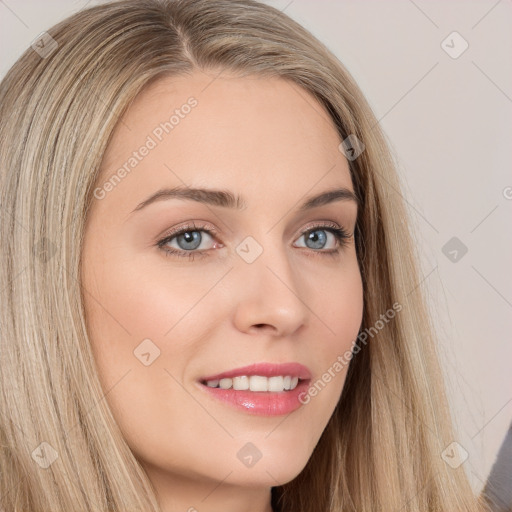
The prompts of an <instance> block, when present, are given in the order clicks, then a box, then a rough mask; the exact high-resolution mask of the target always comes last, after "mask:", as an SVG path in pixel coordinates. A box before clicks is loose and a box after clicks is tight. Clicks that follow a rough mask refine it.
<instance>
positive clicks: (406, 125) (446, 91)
mask: <svg viewBox="0 0 512 512" xmlns="http://www.w3.org/2000/svg"><path fill="white" fill-rule="evenodd" d="M95 3H101V2H94V1H90V2H86V1H85V0H82V1H78V0H77V1H70V0H68V1H65V0H51V1H48V0H47V1H45V2H37V1H28V0H20V1H15V0H0V76H3V75H4V74H5V72H6V71H7V69H8V68H9V67H10V66H11V65H12V64H13V63H14V61H15V60H16V59H17V58H18V56H19V55H20V54H21V53H22V51H23V50H24V49H25V48H26V47H27V46H28V45H29V44H30V43H31V42H32V41H33V40H34V39H36V38H37V37H38V35H39V34H40V33H41V32H42V31H44V30H45V29H47V28H49V27H50V26H51V25H53V24H54V23H56V22H57V21H60V20H61V19H63V18H65V17H67V16H68V15H70V14H72V13H74V12H76V11H78V10H80V9H82V8H84V7H85V6H90V5H94V4H95ZM266 3H269V4H270V5H273V6H274V7H277V8H279V9H281V10H284V11H285V12H286V14H288V15H289V16H291V17H292V18H294V19H295V20H297V21H298V22H299V23H301V24H302V25H304V26H305V27H306V28H308V29H309V30H310V31H312V32H313V34H315V35H316V36H317V37H318V38H319V39H320V40H321V41H322V42H323V43H324V44H326V45H327V46H328V47H329V48H330V49H331V50H332V51H333V52H334V53H335V54H336V55H337V56H338V58H339V59H340V60H341V61H342V62H343V63H344V64H345V66H346V67H347V68H348V70H349V71H350V72H351V73H352V74H353V76H354V77H355V79H356V81H357V82H358V83H359V85H360V86H361V88H362V90H363V92H364V93H365V95H366V97H367V98H368V100H369V102H370V104H371V106H372V108H373V110H374V112H375V114H376V116H377V119H379V121H380V124H381V126H382V127H383V129H384V131H385V132H386V134H387V136H388V137H389V141H390V143H391V145H392V149H393V151H394V154H395V155H396V158H397V160H398V163H399V172H400V176H401V179H402V182H403V195H404V197H405V199H406V201H407V204H408V206H409V211H410V217H411V221H412V222H413V226H414V228H415V229H416V233H417V238H418V246H419V252H420V255H421V268H422V274H423V278H422V280H421V281H420V283H418V285H419V286H422V287H423V288H424V290H425V293H426V294H427V297H428V300H429V305H430V309H431V312H432V315H433V316H434V321H435V323H436V325H437V332H438V337H439V339H440V347H441V355H442V362H443V366H444V369H445V372H446V376H447V383H448V391H449V397H450V401H451V404H452V408H453V411H454V415H455V417H456V422H457V437H456V439H455V441H457V442H458V443H459V444H460V445H461V446H462V447H463V449H464V450H466V451H467V453H468V455H469V456H468V459H467V460H466V461H465V462H464V467H465V470H466V472H467V474H468V476H469V477H470V480H471V483H472V485H473V487H474V489H475V491H479V490H480V489H481V488H482V486H483V484H484V482H485V480H486V478H487V476H488V474H489V472H490V469H491V466H492V464H493V462H494V459H495V456H496V453H497V452H498V449H499V447H500V444H501V442H502V440H503V438H504V437H505V434H506V432H507V429H508V426H509V423H510V421H511V418H512V382H511V380H512V379H511V374H512V344H511V342H510V333H511V331H512V329H511V327H512V315H511V310H512V271H511V262H512V243H511V240H512V237H511V233H512V215H511V209H512V176H511V173H510V169H511V159H512V158H511V157H512V155H511V150H510V135H511V125H512V116H511V113H512V59H511V49H512V30H511V23H510V22H511V15H512V1H511V0H499V1H495V0H492V1H483V0H482V1H453V0H452V1H439V0H438V1H432V0H430V1H426V0H421V1H420V0H414V1H413V0H400V1H398V0H394V1H387V2H383V1H382V0H381V1H369V0H364V1H361V0H360V1H354V0H338V1H334V0H330V1H327V0H324V1H316V2H314V1H312V0H291V1H290V0H283V1H281V0H275V1H270V0H266ZM454 31H456V32H458V33H459V34H460V36H462V38H463V39H464V40H465V41H466V42H467V44H468V45H469V46H468V48H467V50H466V51H464V52H463V53H461V54H460V56H457V58H452V57H451V56H450V55H449V54H448V53H447V51H449V52H452V55H455V56H456V55H458V53H459V52H460V50H461V49H462V48H463V44H464V43H463V41H462V39H457V37H458V36H453V35H452V36H450V34H452V32H454ZM448 36H450V37H448ZM443 41H445V42H444V43H443ZM445 50H447V51H445ZM453 237H457V239H458V240H459V241H460V242H456V243H458V244H459V247H457V246H451V245H448V246H447V247H446V248H445V249H444V251H443V247H445V244H447V243H448V242H449V240H450V239H452V238H453ZM452 243H453V242H452ZM461 244H464V246H465V247H466V248H467V253H466V254H464V255H462V251H461V250H460V247H462V245H461ZM454 249H455V250H456V251H457V254H456V255H455V253H454V252H453V250H454ZM450 252H451V254H450ZM453 259H455V260H456V261H451V260H453Z"/></svg>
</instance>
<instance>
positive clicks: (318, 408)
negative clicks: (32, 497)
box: [82, 72, 363, 510]
mask: <svg viewBox="0 0 512 512" xmlns="http://www.w3.org/2000/svg"><path fill="white" fill-rule="evenodd" d="M340 142H341V140H340V139H339V136H338V134H337V132H336V129H335V127H334V125H333V123H332V121H331V119H330V117H329V115H328V114H327V113H326V112H325V110H324V109H323V108H322V106H321V105H320V104H319V103H317V102H316V101H315V99H314V98H313V97H312V96H311V95H310V94H309V93H308V92H306V91H305V90H303V89H300V88H299V87H298V86H296V85H291V84H290V83H288V82H287V81H285V80H282V79H277V78H272V79H271V78H262V77H257V78H255V77H245V78H237V77H233V76H229V75H228V74H227V73H226V72H224V73H222V75H221V76H220V77H218V78H216V79H213V75H211V76H210V75H205V74H203V73H200V72H195V73H194V74H192V75H188V76H181V77H174V78H172V79H170V78H165V79H161V80H160V81H159V82H155V83H154V84H152V85H151V86H150V87H149V88H147V89H145V90H144V91H143V93H141V94H140V95H139V96H138V97H137V98H136V100H135V102H134V103H133V104H132V105H131V106H130V108H129V110H128V111H127V112H126V114H125V115H124V117H123V118H122V120H121V122H120V123H119V124H118V128H117V129H116V131H115V134H114V137H113V139H112V140H111V142H110V144H109V147H108V150H107V152H106V155H105V159H104V161H103V166H102V175H101V177H100V179H99V181H98V182H97V183H96V187H97V188H96V189H95V199H94V202H93V205H92V208H91V210H90V212H89V214H88V218H87V226H86V233H85V241H84V248H83V255H82V258H83V260H82V265H83V266H82V285H83V289H84V291H83V295H84V300H85V308H86V315H87V325H88V330H89V334H90V339H91V343H92V349H93V353H94V357H95V359H96V362H97V365H98V371H99V375H100V379H101V383H102V386H103V389H104V390H105V393H106V400H107V401H108V404H109V405H110V407H111V409H112V411H113V414H114V416H115V418H116V420H117V423H118V424H119V426H120V428H121V430H122V432H123V435H124V437H125V439H126V441H127V443H128V445H129V446H130V448H131V450H132V451H133V453H134V455H135V456H136V457H137V459H138V460H139V461H140V462H141V463H142V465H143V466H144V467H145V469H146V470H147V471H148V474H149V476H150V478H151V479H152V480H153V482H154V483H155V486H156V487H157V488H158V489H159V491H160V492H161V494H162V495H163V494H165V493H168V494H169V496H171V495H173V496H176V495H177V494H176V493H178V494H179V493H180V492H186V490H187V489H189V485H190V482H192V481H194V486H193V487H191V488H190V489H192V488H194V489H195V491H194V492H192V491H190V496H191V497H194V499H195V500H196V503H198V504H199V503H200V501H201V499H202V498H203V495H202V494H201V492H202V491H199V492H198V491H197V486H198V485H203V487H204V493H203V494H204V496H205V497H206V495H207V494H208V493H211V496H210V495H209V496H208V502H205V503H213V502H214V501H215V495H218V496H220V495H221V494H222V490H221V487H217V484H218V483H219V482H221V481H222V482H223V485H222V488H230V487H231V488H232V486H239V487H245V488H252V489H253V490H254V489H255V488H257V489H261V488H265V489H267V490H268V489H269V488H270V487H271V486H275V485H280V484H284V483H285V482H288V481H290V480H292V479H293V478H294V477H295V476H296V475H298V474H299V472H300V471H301V470H302V469H303V468H304V466H305V464H306V463H307V461H308V459H309V457H310V455H311V453H312V451H313V449H314V447H315V445H316V444H317V442H318V440H319V438H320V435H321V434H322V431H323V430H324V428H325V427H326V425H327V422H328V420H329V418H330V416H331V415H332V413H333V411H334V408H335V406H336V403H337V402H338V399H339V397H340V394H341V391H342V388H343V384H344V381H345V376H346V370H347V367H346V365H340V364H339V363H338V365H336V364H335V363H336V362H337V361H339V357H340V356H343V354H344V353H345V352H346V351H347V350H350V349H351V348H352V343H353V341H354V339H355V338H356V336H357V333H358V330H359V327H360V324H361V319H362V308H363V300H362V283H361V276H360V271H359V267H358V261H357V258H356V251H355V245H354V238H353V236H351V235H352V234H353V231H354V227H355V223H356V216H357V204H356V202H355V201H354V200H352V199H351V198H350V197H349V194H348V193H341V194H334V195H333V196H332V197H331V201H325V200H321V201H317V202H315V203H314V204H312V205H309V206H310V207H309V208H301V207H302V205H303V204H304V203H306V202H307V201H308V200H309V199H310V198H312V197H314V196H317V195H319V194H321V193H324V192H326V191H330V190H335V189H346V191H348V192H353V191H354V189H353V186H352V182H351V178H350V174H349V167H348V163H347V160H346V159H345V157H344V155H343V154H342V153H341V152H340V150H339V149H338V146H339V144H340ZM123 170H124V172H123ZM177 188H179V189H180V190H182V192H181V197H179V196H176V195H175V196H171V195H168V196H166V195H165V194H163V195H160V196H159V198H158V199H157V200H154V201H151V202H148V203H147V204H146V205H145V206H141V205H142V204H143V202H144V201H147V200H148V198H150V197H152V196H153V194H155V193H156V192H158V191H160V190H161V189H177ZM194 189H206V190H209V191H213V190H217V191H223V195H219V194H215V195H214V194H213V193H211V192H210V193H207V192H201V193H200V192H195V193H193V190H194ZM227 194H233V195H236V196H240V197H241V198H242V199H241V201H243V204H240V205H239V207H238V208H237V207H236V204H232V203H231V201H227V200H226V198H227V197H228V196H227ZM137 207H139V208H137ZM317 226H320V227H317ZM182 228H186V229H185V231H186V234H184V233H183V231H182V233H181V235H179V234H178V235H176V234H175V233H176V232H178V231H180V230H182ZM332 228H342V229H343V230H345V231H346V232H347V233H348V235H349V238H347V239H346V240H344V241H343V240H342V241H340V240H338V239H337V237H336V234H335V232H334V231H332ZM205 230H208V231H210V233H208V231H205ZM165 239H167V240H165ZM162 240H163V243H160V245H159V242H160V241H162ZM166 251H173V252H172V253H171V252H166ZM264 363H265V364H267V366H265V365H263V366H260V367H255V368H253V369H252V371H251V370H250V369H249V370H248V369H243V370H238V369H239V368H242V367H246V366H250V365H254V364H264ZM288 363H296V364H295V365H290V366H288V367H286V366H283V367H275V366H271V365H283V364H288ZM298 365H302V366H298ZM340 366H343V368H342V369H340ZM304 367H305V368H304ZM334 368H336V370H334ZM233 370H235V372H234V374H235V375H232V374H231V378H229V376H224V377H223V378H222V380H220V379H215V378H214V377H216V376H219V374H221V373H224V372H232V371H233ZM271 370H274V373H272V371H271ZM329 371H330V375H327V377H325V375H324V374H325V373H326V372H329ZM251 375H253V376H256V378H254V379H253V378H251ZM323 375H324V377H322V376H323ZM234 376H237V377H238V378H233V377H234ZM257 376H259V377H257ZM270 376H273V377H274V378H273V379H272V378H269V377H270ZM279 376H282V377H292V379H289V378H279ZM208 377H209V378H210V380H211V381H213V382H210V386H214V385H215V384H216V382H215V381H216V380H219V385H220V386H221V387H220V388H218V389H217V388H215V389H214V388H213V387H210V386H208V385H205V384H204V383H203V381H204V380H205V379H206V378H208ZM220 377H222V376H220ZM262 377H263V378H262ZM293 377H300V378H301V380H299V381H298V387H297V388H296V389H295V390H283V387H285V386H286V387H290V386H293V385H294V379H293ZM329 377H330V378H329ZM305 378H309V381H307V380H306V381H304V382H303V379H305ZM295 380H296V379H295ZM317 381H320V385H319V384H318V383H317ZM315 383H317V393H316V395H315V396H312V395H313V394H314V393H312V394H308V395H306V392H307V390H308V386H309V385H314V384H315ZM233 384H234V385H235V387H237V388H239V389H235V390H234V389H233V388H231V390H229V389H228V387H229V386H230V385H231V386H233ZM247 385H249V390H243V388H244V387H247ZM259 386H262V387H259ZM265 386H270V389H277V390H279V389H280V390H281V391H262V389H264V388H265ZM251 389H252V390H251ZM267 389H268V388H267ZM212 489H215V491H214V492H213V491H212ZM192 505H194V503H190V506H192ZM198 510H200V508H199V507H198Z"/></svg>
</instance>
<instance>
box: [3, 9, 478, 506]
mask: <svg viewBox="0 0 512 512" xmlns="http://www.w3.org/2000/svg"><path fill="white" fill-rule="evenodd" d="M0 116H1V119H2V124H1V140H2V144H3V151H2V154H1V157H0V158H1V169H2V175H1V176H2V178H1V179H2V181H1V193H2V210H3V212H5V216H4V222H2V227H1V229H2V240H3V243H2V262H3V263H2V270H1V272H2V274H1V289H2V292H1V293H2V296H1V299H0V300H1V301H2V324H1V325H2V350H1V357H2V360H1V365H2V370H3V371H2V373H1V379H2V387H1V389H2V393H1V397H2V420H1V433H2V444H3V448H4V449H3V452H2V457H1V472H0V473H1V490H2V493H1V494H2V506H3V509H4V510H20V511H21V510H23V511H26V510H30V511H32V512H35V511H43V510H84V511H85V510H102V511H103V510H109V511H119V512H121V511H127V510H129V511H150V510H154V511H158V510H159V511H162V512H174V511H177V510H190V511H192V510H198V511H200V512H201V511H210V510H219V509H222V510H224V511H226V510H228V511H229V510H237V511H240V510H258V511H265V512H269V511H274V512H277V511H283V512H284V511H290V512H291V511H297V510H301V511H302V512H309V511H311V512H313V511H341V510H343V511H358V512H360V511H375V510H384V511H391V510H401V511H407V510H409V511H419V510H421V511H427V510H428V511H434V510H446V511H454V510H457V511H467V512H470V511H477V510H484V506H483V504H482V503H480V502H479V501H478V500H477V499H476V498H475V497H474V496H473V495H472V492H471V489H470V487H469V485H468V482H467V480H466V476H465V473H464V465H463V464H462V462H463V460H462V459H461V460H460V461H459V463H458V464H453V463H452V464H448V463H447V462H446V460H447V459H449V458H452V459H453V457H455V458H457V454H456V447H457V445H456V444H454V442H455V440H454V437H453V433H452V430H451V423H450V416H449V411H448V408H447V402H446V398H445V395H444V390H443V386H442V381H441V372H440V369H439V366H438V362H437V356H436V351H435V345H434V342H433V337H432V334H431V327H430V324H429V320H428V318H427V314H426V309H425V306H424V303H423V299H422V297H421V288H420V287H418V286H417V285H418V283H419V282H420V276H419V273H418V270H417V266H416V263H415V261H416V259H415V255H414V250H413V249H414V248H413V245H412V243H411V237H410V234H409V231H408V227H407V224H406V213H405V209H404V205H403V202H402V200H401V199H400V196H399V194H397V193H396V191H397V190H399V184H398V181H397V176H396V173H395V170H394V167H393V161H392V159H391V157H390V153H389V150H388V148H387V146H386V142H385V138H384V135H383V134H382V132H381V131H380V128H379V125H378V124H377V122H376V119H375V117H374V115H373V113H372V112H371V110H370V108H369V106H368V104H367V102H366V100H365V99H364V97H363V96H362V94H361V92H360V90H359V89H358V87H357V85H356V84H355V83H354V81H353V79H352V78H351V77H350V75H349V73H348V72H347V71H346V70H345V69H344V68H343V66H342V65H341V64H340V63H339V61H338V60H337V59H336V58H335V57H334V56H333V55H332V54H331V53H330V52H329V51H328V50H327V49H326V48H325V47H324V46H323V45H322V44H321V43H319V42H318V41H317V40H316V39H315V38H314V37H313V36H312V35H311V34H309V33H308V32H307V31H305V30H304V29H303V28H302V27H300V26H299V25H298V24H297V23H295V22H294V21H292V20H291V19H290V18H288V17H287V16H286V15H284V14H283V13H281V12H279V11H277V10H276V9H273V8H271V7H269V6H266V5H263V4H259V3H257V2H255V1H251V0H233V1H231V0H229V1H227V0H187V1H157V0H148V1H142V2H139V1H132V0H123V1H118V2H114V3H107V4H104V5H99V6H95V7H92V8H89V9H86V10H84V11H81V12H79V13H78V14H76V15H74V16H72V17H70V18H68V19H67V20H65V21H63V22H61V23H59V24H58V25H56V26H55V27H53V28H52V29H50V30H49V31H48V33H46V34H44V35H43V36H42V37H41V38H40V40H39V41H37V42H36V43H35V44H34V45H33V47H32V48H31V49H29V50H28V51H27V52H26V53H25V54H24V55H23V56H22V57H21V58H20V59H19V61H18V62H17V63H16V64H15V65H14V66H13V67H12V69H11V70H10V71H9V72H8V74H7V76H6V77H5V78H4V80H3V81H2V83H1V86H0ZM189 244H191V245H189ZM183 256H185V257H183Z"/></svg>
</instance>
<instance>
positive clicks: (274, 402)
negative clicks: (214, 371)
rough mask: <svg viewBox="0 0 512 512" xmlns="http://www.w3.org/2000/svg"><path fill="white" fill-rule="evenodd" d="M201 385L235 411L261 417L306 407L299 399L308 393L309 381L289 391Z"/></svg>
mask: <svg viewBox="0 0 512 512" xmlns="http://www.w3.org/2000/svg"><path fill="white" fill-rule="evenodd" d="M199 385H200V386H201V387H202V388H203V389H204V390H205V391H206V392H207V393H209V394H210V395H211V396H213V397H215V398H217V399H218V400H220V401H222V402H224V403H227V404H228V405H231V406H232V407H234V408H235V409H238V410H242V411H245V412H248V413H250V414H257V415H259V416H281V415H283V414H290V413H291V412H293V411H295V410H297V409H298V408H299V407H300V406H301V405H304V404H303V403H302V402H301V401H300V400H299V397H300V396H301V394H302V393H305V392H307V389H308V386H309V380H303V381H299V383H298V384H297V387H296V388H295V389H292V390H289V391H247V390H245V391H242V390H235V389H232V388H231V389H221V388H211V387H209V386H207V385H205V384H201V383H200V384H199Z"/></svg>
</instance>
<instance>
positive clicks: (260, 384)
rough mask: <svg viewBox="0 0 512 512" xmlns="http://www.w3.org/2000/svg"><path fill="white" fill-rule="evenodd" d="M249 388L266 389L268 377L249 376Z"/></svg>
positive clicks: (254, 389)
mask: <svg viewBox="0 0 512 512" xmlns="http://www.w3.org/2000/svg"><path fill="white" fill-rule="evenodd" d="M249 388H250V390H251V391H268V379H267V377H262V376H260V375H251V377H249Z"/></svg>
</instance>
